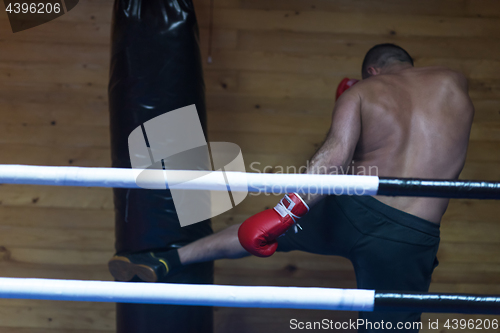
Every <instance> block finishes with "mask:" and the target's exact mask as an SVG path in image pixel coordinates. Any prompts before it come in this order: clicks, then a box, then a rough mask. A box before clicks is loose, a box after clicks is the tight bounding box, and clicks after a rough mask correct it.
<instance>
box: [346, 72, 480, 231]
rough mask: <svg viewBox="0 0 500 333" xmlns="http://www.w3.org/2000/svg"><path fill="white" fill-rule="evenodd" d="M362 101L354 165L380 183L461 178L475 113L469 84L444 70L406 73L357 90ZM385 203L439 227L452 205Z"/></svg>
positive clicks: (370, 82) (444, 201)
mask: <svg viewBox="0 0 500 333" xmlns="http://www.w3.org/2000/svg"><path fill="white" fill-rule="evenodd" d="M350 90H352V91H350V93H351V94H354V93H355V94H358V95H359V98H360V100H361V124H362V125H361V133H360V137H359V141H358V144H357V146H356V149H355V152H354V156H353V163H354V166H355V167H356V169H357V170H359V169H360V167H365V169H366V170H369V169H368V168H369V167H370V166H376V167H377V168H378V175H379V176H380V177H397V178H400V177H401V178H403V177H405V178H435V179H456V178H458V176H459V174H460V172H461V170H462V168H463V166H464V163H465V157H466V153H467V146H468V141H469V133H470V128H471V124H472V118H473V115H474V107H473V105H472V102H471V100H470V98H469V95H468V92H467V90H468V88H467V80H466V79H465V77H464V76H463V75H461V74H459V73H457V72H454V71H451V70H449V69H446V68H442V67H425V68H414V67H411V66H408V67H407V68H404V69H401V70H397V71H394V72H393V73H386V74H382V75H376V76H372V77H370V78H368V79H365V80H363V81H361V82H359V83H358V84H357V85H355V86H354V87H352V88H351V89H350ZM376 198H377V199H378V200H380V201H382V202H383V203H385V204H387V205H389V206H392V207H394V208H397V209H399V210H402V211H404V212H407V213H410V214H413V215H416V216H418V217H421V218H423V219H426V220H428V221H431V222H434V223H439V222H440V221H441V217H442V216H443V214H444V212H445V210H446V207H447V205H448V202H449V200H448V199H431V198H413V197H382V196H377V197H376Z"/></svg>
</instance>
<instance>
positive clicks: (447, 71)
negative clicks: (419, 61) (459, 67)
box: [418, 66, 467, 82]
mask: <svg viewBox="0 0 500 333" xmlns="http://www.w3.org/2000/svg"><path fill="white" fill-rule="evenodd" d="M418 69H419V70H421V71H423V72H426V73H429V74H430V75H435V76H436V77H439V78H441V79H451V80H456V81H459V82H463V81H465V82H466V81H467V78H466V77H465V75H464V74H463V73H461V72H459V71H456V70H453V69H451V68H448V67H444V66H433V67H421V68H418Z"/></svg>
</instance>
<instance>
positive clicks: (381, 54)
mask: <svg viewBox="0 0 500 333" xmlns="http://www.w3.org/2000/svg"><path fill="white" fill-rule="evenodd" d="M394 61H400V62H409V63H410V64H411V65H412V66H413V59H412V58H411V56H410V55H409V54H408V52H406V51H405V50H404V49H403V48H402V47H400V46H397V45H395V44H378V45H375V46H374V47H372V48H371V49H370V50H369V51H368V52H367V53H366V56H365V59H364V60H363V66H362V67H361V76H362V77H363V79H365V78H367V77H369V76H370V74H369V73H368V67H371V66H374V67H378V68H381V67H384V66H385V65H387V64H389V63H391V62H394Z"/></svg>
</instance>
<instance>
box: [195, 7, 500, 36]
mask: <svg viewBox="0 0 500 333" xmlns="http://www.w3.org/2000/svg"><path fill="white" fill-rule="evenodd" d="M214 22H215V24H216V27H218V28H225V29H230V28H233V29H234V28H237V29H242V30H274V31H276V30H288V31H301V32H320V33H321V32H329V33H364V34H368V35H386V34H397V35H403V36H452V37H457V36H488V37H495V38H498V37H499V36H500V32H499V31H498V25H499V23H498V21H497V20H496V19H490V18H450V17H436V16H412V15H390V14H359V13H335V12H323V11H318V12H315V11H304V12H296V11H293V10H251V9H219V10H217V11H215V12H214ZM206 24H207V22H205V21H202V22H201V23H200V25H201V26H203V27H205V26H206Z"/></svg>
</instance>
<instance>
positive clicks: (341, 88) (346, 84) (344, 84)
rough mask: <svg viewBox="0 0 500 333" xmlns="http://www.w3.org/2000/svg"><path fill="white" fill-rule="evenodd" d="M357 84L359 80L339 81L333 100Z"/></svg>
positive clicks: (346, 79)
mask: <svg viewBox="0 0 500 333" xmlns="http://www.w3.org/2000/svg"><path fill="white" fill-rule="evenodd" d="M358 82H359V80H356V79H348V78H345V79H343V80H342V81H340V83H339V86H338V87H337V94H336V95H335V100H338V99H339V97H340V95H342V94H343V93H344V91H346V90H347V89H349V88H351V87H352V86H353V85H355V84H356V83H358Z"/></svg>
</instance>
